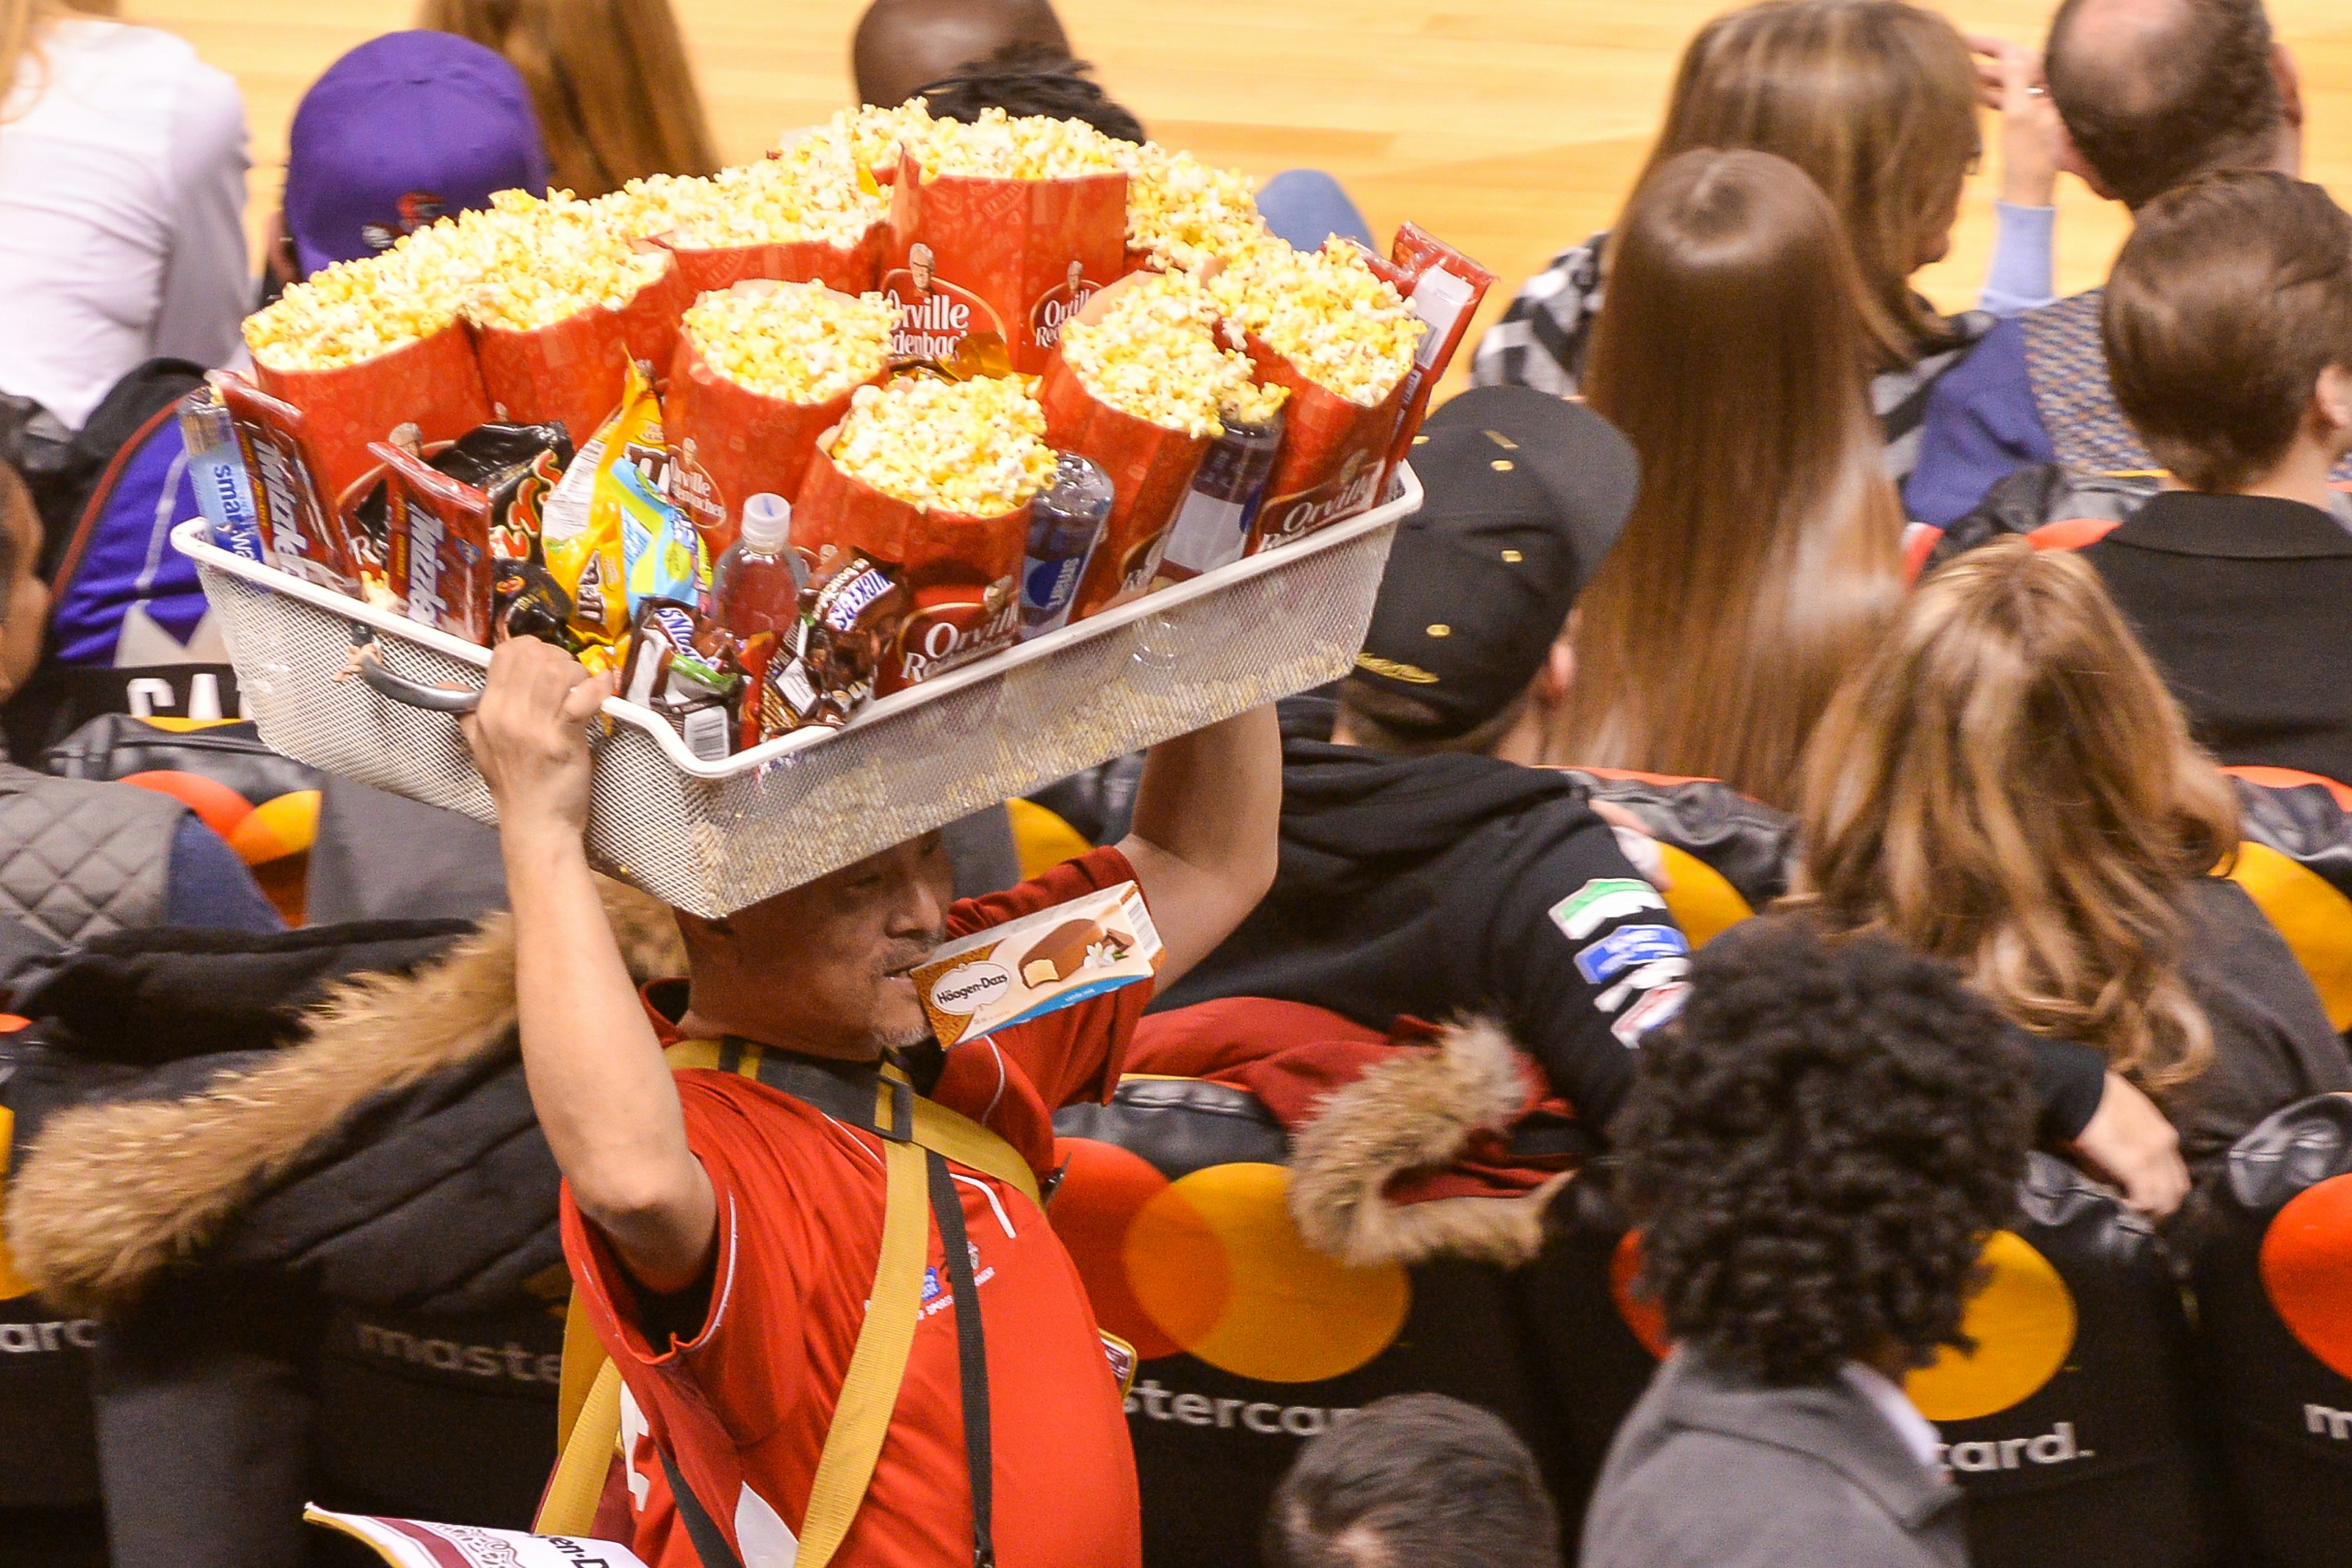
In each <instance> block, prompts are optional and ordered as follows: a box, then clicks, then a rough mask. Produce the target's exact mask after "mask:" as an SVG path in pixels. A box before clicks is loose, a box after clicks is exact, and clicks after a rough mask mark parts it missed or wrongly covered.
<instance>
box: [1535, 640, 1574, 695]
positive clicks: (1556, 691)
mask: <svg viewBox="0 0 2352 1568" xmlns="http://www.w3.org/2000/svg"><path fill="white" fill-rule="evenodd" d="M1574 679H1576V648H1575V646H1574V645H1573V644H1571V643H1570V641H1569V638H1568V634H1567V633H1566V632H1562V633H1561V634H1560V635H1559V640H1558V641H1556V642H1554V643H1553V644H1552V645H1551V647H1550V648H1549V650H1547V651H1546V653H1545V654H1544V661H1543V668H1540V669H1538V670H1537V671H1536V683H1537V684H1536V691H1537V693H1538V695H1539V696H1540V697H1541V698H1542V699H1543V701H1544V703H1545V705H1546V706H1547V707H1552V708H1557V707H1559V705H1560V704H1561V703H1563V702H1565V701H1567V700H1568V688H1569V684H1570V682H1571V681H1573V680H1574Z"/></svg>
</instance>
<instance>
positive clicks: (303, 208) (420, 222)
mask: <svg viewBox="0 0 2352 1568" xmlns="http://www.w3.org/2000/svg"><path fill="white" fill-rule="evenodd" d="M518 186H519V187H520V188H521V189H523V190H527V191H530V192H531V193H532V194H533V195H538V194H540V193H541V192H543V191H544V190H545V189H546V188H547V147H546V143H545V142H543V141H542V140H541V136H540V132H539V121H538V119H537V117H536V116H534V115H533V114H532V112H531V107H530V92H529V91H528V90H527V89H525V88H524V87H523V84H522V78H521V77H520V75H518V74H517V73H516V71H515V68H514V67H512V66H511V65H509V64H508V63H507V61H506V59H505V58H504V57H502V56H500V55H499V53H498V52H497V51H496V50H493V49H488V48H485V47H482V46H481V45H479V44H477V43H474V42H473V41H471V40H470V39H467V38H461V37H457V35H455V34H453V33H434V32H422V31H419V32H410V33H387V34H385V35H384V36H383V37H381V38H374V39H371V40H370V41H368V42H367V43H364V44H362V45H361V46H360V47H358V48H355V49H353V50H352V52H351V53H349V54H347V55H345V56H344V57H343V58H341V59H339V60H337V61H336V62H335V63H334V64H333V65H331V66H330V67H328V68H327V74H326V75H324V76H322V77H320V79H318V80H317V81H316V82H315V83H313V84H312V85H311V88H310V91H309V92H307V93H305V94H304V95H303V97H302V103H301V107H299V109H297V110H295V111H294V129H293V132H292V134H291V135H290V136H289V139H288V148H287V155H286V200H285V205H284V207H283V209H282V216H281V217H280V219H279V227H278V243H277V245H276V246H274V247H272V248H271V251H270V258H269V267H270V272H271V275H272V278H273V279H274V283H275V286H276V287H283V286H284V285H285V284H287V283H289V282H292V281H293V280H295V279H299V278H303V277H307V276H309V275H310V273H312V272H315V271H317V270H318V269H319V268H322V267H326V266H329V265H331V263H334V262H337V261H352V260H355V259H357V258H360V257H362V256H373V255H374V254H375V253H376V252H378V251H381V250H387V249H389V248H391V247H392V246H393V245H394V243H395V242H396V241H398V240H399V238H400V237H401V236H403V235H404V234H413V233H415V231H416V230H418V229H420V228H422V227H424V226H425V225H427V224H429V223H431V222H433V221H434V220H435V219H436V218H439V217H445V216H448V215H449V214H451V213H456V212H462V211H464V210H465V209H467V208H468V207H484V206H488V205H489V199H490V193H491V192H493V191H503V190H508V189H511V188H515V187H518ZM273 291H274V289H273Z"/></svg>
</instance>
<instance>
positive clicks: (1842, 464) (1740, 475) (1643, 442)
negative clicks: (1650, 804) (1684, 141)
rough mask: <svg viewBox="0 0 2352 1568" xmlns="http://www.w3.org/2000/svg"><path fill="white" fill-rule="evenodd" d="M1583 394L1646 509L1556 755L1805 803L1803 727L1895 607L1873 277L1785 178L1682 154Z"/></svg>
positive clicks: (1620, 562)
mask: <svg viewBox="0 0 2352 1568" xmlns="http://www.w3.org/2000/svg"><path fill="white" fill-rule="evenodd" d="M1611 266H1612V272H1611V275H1610V292H1609V309H1608V310H1606V311H1605V312H1603V314H1602V316H1601V323H1600V327H1599V330H1598V331H1595V333H1594V334H1593V341H1592V354H1591V365H1590V369H1591V382H1590V386H1591V405H1592V407H1593V408H1594V410H1595V411H1597V412H1598V413H1600V414H1601V416H1603V417H1605V418H1607V419H1608V420H1609V421H1610V423H1612V424H1613V425H1615V426H1617V427H1618V428H1619V429H1620V430H1622V431H1623V432H1624V433H1625V436H1626V437H1627V438H1628V439H1629V440H1631V441H1632V442H1633V448H1634V450H1635V452H1637V453H1638V454H1639V455H1640V457H1641V460H1642V490H1641V498H1640V500H1637V501H1636V502H1635V503H1634V507H1633V516H1632V517H1631V518H1630V519H1629V520H1628V521H1627V522H1626V524H1625V528H1624V531H1623V532H1622V534H1621V535H1620V536H1619V538H1618V541H1617V542H1616V544H1615V545H1614V546H1613V547H1612V549H1611V551H1610V552H1609V555H1608V557H1607V559H1606V560H1605V561H1604V562H1603V563H1602V564H1601V569H1600V571H1599V572H1598V573H1597V574H1595V575H1594V577H1593V579H1592V582H1591V585H1590V586H1588V587H1587V588H1586V589H1585V591H1584V594H1583V596H1582V597H1581V598H1580V600H1579V601H1578V605H1577V620H1576V626H1575V630H1574V633H1573V637H1572V642H1573V647H1574V649H1575V654H1576V674H1575V680H1574V683H1573V685H1572V686H1571V688H1570V691H1569V695H1568V701H1567V704H1566V706H1565V707H1564V709H1563V710H1562V711H1561V715H1560V719H1559V723H1558V725H1557V726H1556V728H1555V730H1554V732H1553V735H1552V738H1551V744H1550V746H1549V749H1548V754H1547V756H1546V759H1545V760H1546V761H1548V762H1554V763H1573V764H1576V765H1579V766H1585V767H1614V768H1633V769H1636V770H1639V771H1642V772H1647V773H1676V774H1687V775H1698V776H1703V777H1707V778H1718V779H1722V780H1724V781H1725V782H1726V783H1727V784H1731V785H1733V786H1734V787H1735V788H1737V789H1738V790H1740V791H1741V792H1743V793H1744V794H1747V795H1753V796H1754V797H1756V798H1757V799H1759V800H1761V801H1764V802H1766V803H1767V804H1769V805H1781V806H1786V805H1790V803H1791V802H1792V801H1793V799H1794V796H1795V793H1796V791H1795V779H1796V769H1797V759H1798V756H1799V754H1800V752H1801V751H1802V750H1803V748H1804V744H1805V738H1806V736H1807V734H1808V733H1809V732H1810V731H1811V729H1812V725H1813V721H1814V720H1815V718H1816V717H1818V716H1819V714H1820V712H1821V710H1822V707H1823V706H1824V705H1825V704H1826V703H1827V702H1828V701H1829V698H1830V693H1831V692H1832V690H1834V689H1836V687H1837V684H1838V682H1839V681H1840V680H1841V679H1843V678H1844V677H1845V674H1846V672H1847V671H1848V670H1849V669H1850V668H1853V666H1854V665H1855V664H1856V663H1858V662H1859V661H1860V660H1861V659H1862V658H1864V656H1866V655H1867V654H1868V652H1869V651H1870V649H1871V648H1872V647H1873V646H1874V643H1875V641H1876V639H1877V637H1878V636H1879V634H1880V632H1881V630H1882V629H1883V628H1884V627H1885V625H1886V623H1887V621H1888V620H1889V619H1890V617H1891V616H1893V615H1894V613H1895V605H1896V602H1897V600H1898V599H1899V598H1900V596H1901V595H1902V564H1901V561H1900V546H1901V538H1902V529H1903V519H1902V511H1901V508H1900V506H1899V505H1898V504H1897V502H1896V500H1895V489H1894V486H1893V485H1892V484H1890V483H1889V482H1888V480H1887V479H1886V477H1885V474H1884V473H1883V472H1882V471H1881V469H1880V452H1881V443H1880V439H1879V432H1878V426H1877V423H1876V421H1875V420H1874V419H1873V417H1872V416H1871V410H1870V404H1869V401H1868V395H1867V393H1866V391H1865V387H1864V374H1863V368H1862V366H1863V362H1864V350H1863V337H1864V331H1865V328H1864V315H1863V312H1862V310H1861V308H1860V306H1859V304H1858V302H1857V301H1858V300H1859V297H1860V295H1861V292H1862V287H1863V286H1862V283H1861V281H1860V279H1859V278H1858V276H1857V274H1856V270H1855V268H1854V264H1853V258H1852V257H1851V256H1850V255H1849V254H1848V252H1847V249H1846V246H1845V242H1844V240H1843V237H1841V235H1840V232H1839V226H1838V222H1837V216H1836V214H1835V213H1833V212H1832V210H1831V209H1830V204H1829V201H1828V199H1827V198H1826V197H1824V196H1823V195H1822V193H1821V191H1820V190H1819V189H1818V188H1817V187H1816V186H1815V185H1814V184H1813V183H1812V182H1811V180H1809V179H1807V178H1806V177H1805V175H1804V174H1803V173H1802V172H1801V171H1800V170H1799V169H1798V168H1797V167H1796V166H1795V165H1794V164H1792V163H1787V162H1785V161H1783V160H1781V159H1780V158H1775V157H1772V156H1770V155H1769V154H1768V153H1708V152H1696V153H1683V154H1682V155H1681V156H1679V157H1676V158H1672V159H1669V160H1668V161H1667V162H1666V163H1664V165H1663V166H1661V167H1660V168H1659V170H1658V171H1657V173H1656V174H1654V175H1652V176H1651V178H1650V179H1649V181H1648V182H1647V183H1646V184H1643V187H1642V188H1641V190H1640V191H1638V192H1637V193H1635V195H1634V197H1633V202H1632V204H1631V205H1628V206H1627V208H1626V209H1625V219H1624V222H1623V223H1622V224H1621V225H1620V226H1619V227H1618V230H1617V235H1616V238H1615V240H1614V243H1613V250H1612V263H1611Z"/></svg>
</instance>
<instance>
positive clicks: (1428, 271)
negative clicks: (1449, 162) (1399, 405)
mask: <svg viewBox="0 0 2352 1568" xmlns="http://www.w3.org/2000/svg"><path fill="white" fill-rule="evenodd" d="M1375 266H1376V267H1377V268H1378V270H1379V271H1380V272H1381V275H1382V276H1383V277H1385V278H1387V279H1389V281H1391V283H1394V284H1395V285H1396V287H1397V291H1398V292H1399V293H1401V294H1402V295H1403V296H1404V300H1405V303H1406V304H1407V305H1409V306H1411V307H1412V312H1413V314H1414V315H1416V316H1419V317H1420V318H1421V320H1422V322H1423V326H1424V327H1425V328H1426V330H1425V331H1423V333H1422V334H1421V347H1420V348H1419V349H1418V350H1416V351H1415V352H1414V353H1413V356H1412V370H1410V371H1408V372H1407V373H1406V374H1405V378H1404V379H1405V401H1404V407H1403V409H1402V412H1400V413H1399V414H1398V416H1397V428H1396V435H1395V437H1393V438H1392V439H1391V442H1390V443H1389V462H1388V467H1389V471H1390V472H1391V473H1394V472H1395V471H1396V466H1397V465H1398V464H1399V463H1401V462H1402V461H1404V459H1405V455H1406V452H1407V450H1408V449H1409V448H1410V447H1412V438H1413V437H1414V436H1415V435H1416V434H1418V433H1419V431H1420V429H1421V422H1422V420H1423V418H1425V417H1426V416H1428V413H1429V398H1430V395H1431V394H1432V393H1433V392H1435V391H1436V390H1437V384H1438V382H1439V381H1441V380H1443V379H1444V375H1445V370H1446V367H1447V366H1448V365H1450V364H1452V363H1454V350H1455V349H1458V348H1460V347H1461V346H1462V339H1463V337H1464V336H1465V334H1466V333H1467V332H1468V331H1470V319H1471V318H1472V317H1473V316H1475V315H1476V314H1477V313H1478V304H1479V301H1480V300H1484V299H1486V290H1487V289H1490V288H1492V287H1493V286H1494V282H1495V274H1494V273H1493V272H1492V271H1490V270H1488V269H1487V268H1485V267H1482V266H1480V265H1479V264H1478V263H1477V262H1475V261H1473V260H1471V259H1470V258H1468V257H1466V256H1465V255H1463V254H1462V253H1461V252H1460V251H1458V250H1456V249H1454V247H1452V246H1450V245H1448V244H1446V243H1445V242H1444V240H1442V239H1439V238H1437V237H1434V236H1433V235H1432V234H1430V233H1429V231H1428V230H1426V229H1424V228H1423V227H1422V226H1420V225H1419V224H1412V223H1409V224H1404V225H1402V226H1400V227H1399V228H1398V229H1397V232H1396V243H1395V244H1393V245H1392V246H1391V247H1389V259H1388V261H1387V262H1386V263H1380V262H1379V261H1378V260H1377V258H1376V259H1375ZM1385 488H1386V487H1385V486H1383V489H1385Z"/></svg>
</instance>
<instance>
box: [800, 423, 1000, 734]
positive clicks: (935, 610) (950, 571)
mask: <svg viewBox="0 0 2352 1568" xmlns="http://www.w3.org/2000/svg"><path fill="white" fill-rule="evenodd" d="M803 530H805V532H803ZM793 540H794V542H796V543H798V544H800V545H801V546H802V547H803V549H806V550H811V551H814V552H815V556H816V563H817V570H818V571H819V572H824V571H826V570H828V569H829V568H830V567H831V565H832V563H833V560H834V558H835V556H837V555H840V554H843V553H845V552H861V553H863V554H864V555H866V556H867V557H869V558H870V559H872V560H874V561H877V562H882V563H888V564H889V565H890V566H891V567H893V568H894V569H896V571H897V572H898V575H899V580H900V581H902V582H903V583H904V584H905V585H906V588H907V591H908V594H909V595H911V597H912V600H913V613H912V615H910V616H908V620H907V623H906V625H905V627H904V628H903V629H902V630H901V631H900V633H899V636H898V644H897V646H896V647H894V648H892V649H891V650H890V653H889V656H888V658H886V659H885V660H884V662H883V664H882V666H881V668H880V669H879V670H878V671H877V675H876V685H875V689H876V691H877V694H878V695H881V696H885V697H887V696H888V695H889V694H890V693H891V692H894V691H901V690H904V689H906V688H908V687H909V686H912V685H914V684H915V683H916V682H918V681H920V680H927V679H929V678H930V677H932V676H934V675H941V674H944V673H946V672H947V671H948V670H950V669H953V668H956V667H957V666H959V665H964V664H969V663H971V661H972V660H973V659H976V658H983V657H985V656H986V655H989V654H992V653H995V652H997V651H998V650H999V649H1002V648H1008V647H1012V646H1013V644H1014V643H1015V642H1017V641H1019V640H1020V637H1021V563H1022V561H1023V560H1024V557H1026V555H1027V554H1028V551H1029V507H1028V504H1027V503H1026V502H1024V503H1023V504H1022V505H1020V506H1017V507H1015V508H1013V510H1011V511H1008V512H1003V513H1001V514H999V515H998V516H995V517H968V516H965V515H963V514H961V513H960V512H946V511H931V510H924V509H923V508H921V507H918V506H914V505H911V504H909V503H908V502H906V501H902V500H897V499H895V498H894V497H891V496H887V495H884V494H883V493H882V492H881V491H880V490H877V489H875V488H874V487H873V486H871V485H869V484H867V483H866V481H865V480H863V479H856V478H854V477H852V476H850V475H848V474H845V473H843V472H842V471H841V469H840V468H838V467H837V466H835V463H834V460H833V459H832V458H830V457H828V456H827V455H826V454H825V452H824V447H823V444H822V442H820V444H819V447H818V450H817V454H816V456H815V457H814V458H812V459H811V460H810V462H809V466H808V472H807V474H806V475H805V476H804V477H803V479H802V480H801V489H800V494H799V496H798V497H797V498H796V499H795V500H793ZM820 618H821V617H820Z"/></svg>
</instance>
